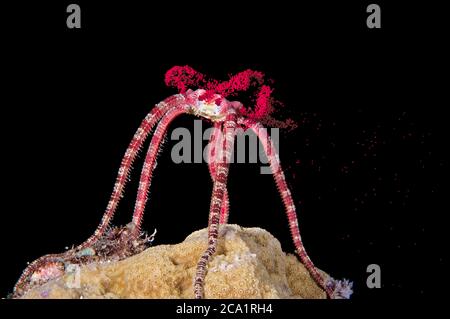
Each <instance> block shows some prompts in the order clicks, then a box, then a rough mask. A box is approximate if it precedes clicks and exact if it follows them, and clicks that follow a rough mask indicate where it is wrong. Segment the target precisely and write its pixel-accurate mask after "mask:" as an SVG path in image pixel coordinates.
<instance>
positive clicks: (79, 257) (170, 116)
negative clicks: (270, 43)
mask: <svg viewBox="0 0 450 319" xmlns="http://www.w3.org/2000/svg"><path fill="white" fill-rule="evenodd" d="M165 82H166V84H167V85H168V86H172V87H176V88H177V89H178V90H179V93H178V94H175V95H173V96H171V97H169V98H167V99H165V100H164V101H162V102H160V103H158V104H157V105H156V106H155V107H154V108H153V109H152V110H151V111H150V113H149V114H148V115H147V116H146V117H145V119H144V120H143V122H142V123H141V125H140V127H139V128H138V130H137V132H136V133H135V135H134V137H133V139H132V140H131V143H130V144H129V146H128V148H127V150H126V152H125V155H124V157H123V159H122V163H121V165H120V168H119V172H118V176H117V179H116V182H115V185H114V189H113V192H112V195H111V198H110V200H109V202H108V205H107V207H106V211H105V213H104V215H103V218H102V220H101V222H100V225H99V226H98V227H97V229H96V231H95V232H94V234H93V235H92V236H91V237H89V238H88V239H87V240H86V241H85V242H84V243H82V244H80V245H78V246H77V247H75V248H72V249H70V250H68V251H66V252H65V253H62V254H53V255H46V256H43V257H41V258H39V259H37V260H36V261H34V262H32V263H31V264H30V265H29V266H28V267H27V268H26V269H25V270H24V272H23V273H22V275H21V277H20V278H19V280H18V282H17V284H16V285H15V287H14V291H13V297H20V296H22V295H23V294H24V293H25V292H26V291H27V290H29V289H30V287H32V286H34V285H37V284H42V283H44V282H47V281H49V280H51V279H54V278H57V277H60V276H62V275H63V274H64V273H65V269H66V267H67V265H68V264H74V263H75V264H83V263H87V262H92V261H103V260H106V259H108V260H109V259H111V258H116V259H123V258H126V257H128V256H131V255H134V254H137V253H139V252H141V251H143V250H144V249H145V248H146V244H147V243H148V242H150V241H151V240H152V236H150V238H149V237H147V236H143V232H141V224H142V219H143V214H144V211H145V206H146V204H147V200H148V192H149V188H150V185H151V181H152V177H153V170H154V168H155V166H156V158H157V155H158V152H159V150H160V146H161V143H162V140H163V138H164V136H165V134H166V131H167V129H168V127H169V125H170V123H171V122H172V121H173V120H174V119H175V118H177V117H178V116H179V115H181V114H186V113H188V114H193V115H195V116H197V117H200V118H202V119H205V120H208V121H211V122H213V123H214V130H213V132H212V134H211V137H210V143H209V151H208V152H207V154H208V161H207V162H208V167H209V172H210V175H211V178H212V180H213V190H212V197H211V204H210V211H209V219H208V246H207V249H206V250H205V251H204V253H203V254H202V255H201V257H200V259H199V261H198V264H197V270H196V274H195V278H194V287H193V290H194V297H195V298H198V299H199V298H203V297H204V280H205V276H206V271H207V265H208V262H209V260H210V259H211V258H212V257H213V255H214V254H215V252H216V248H217V241H218V234H219V227H220V225H223V224H226V223H227V221H228V215H229V200H228V191H227V187H226V184H227V178H228V169H229V163H230V159H231V153H232V150H233V147H234V138H235V134H236V129H237V128H241V129H243V130H252V131H253V132H254V133H255V134H256V136H257V137H258V139H259V140H260V141H261V143H262V146H263V149H264V152H265V153H266V155H267V158H268V160H269V164H270V168H271V171H272V174H273V177H274V180H275V183H276V186H277V188H278V191H279V193H280V195H281V198H282V201H283V204H284V208H285V211H286V215H287V219H288V222H289V228H290V232H291V235H292V239H293V241H294V245H295V249H296V252H297V254H298V255H299V257H300V261H301V262H302V263H303V265H304V266H305V267H306V269H307V270H308V272H309V274H310V275H311V277H312V278H313V279H314V281H315V282H316V283H317V284H318V285H319V286H320V287H321V288H322V289H324V290H325V292H326V294H327V296H328V297H329V298H348V297H349V295H350V294H351V286H352V284H351V283H350V282H348V281H347V280H344V281H339V280H334V279H332V278H331V277H330V278H328V279H325V278H324V277H323V276H322V275H321V274H320V273H319V271H318V270H317V269H316V267H315V266H314V264H313V263H312V261H311V259H310V258H309V256H308V254H307V253H306V250H305V248H304V246H303V243H302V240H301V237H300V230H299V225H298V220H297V213H296V207H295V204H294V200H293V198H292V195H291V192H290V190H289V189H288V186H287V183H286V179H285V175H284V173H283V170H282V168H281V164H280V158H279V156H278V153H277V151H276V148H275V146H274V143H273V141H272V140H271V138H270V137H269V135H268V134H267V131H266V129H264V127H263V125H262V124H261V120H263V119H264V118H265V119H270V114H271V113H272V111H273V109H274V103H273V101H274V100H273V99H272V97H271V93H272V89H271V88H270V86H269V85H267V81H266V79H265V76H264V74H263V73H262V72H258V71H252V70H246V71H243V72H241V73H238V74H236V75H233V76H230V78H229V80H227V81H224V82H218V81H216V80H207V78H206V77H205V76H204V75H203V74H201V73H199V72H197V71H195V70H194V69H192V68H191V67H189V66H183V67H179V66H176V67H173V68H172V69H170V70H169V71H168V72H167V73H166V76H165ZM191 88H195V90H192V89H191ZM251 88H253V89H256V94H255V97H254V103H255V105H254V107H253V108H248V107H245V106H244V105H243V104H242V103H241V102H238V101H230V100H229V98H230V97H233V96H236V95H237V94H238V93H240V92H246V91H248V90H249V89H251ZM155 126H156V128H155V129H154V132H153V136H152V139H151V142H150V145H149V148H148V151H147V154H146V157H145V160H144V164H143V168H142V171H141V176H140V180H139V187H138V192H137V198H136V202H135V207H134V213H133V218H132V222H131V223H130V224H128V225H127V226H125V227H121V228H110V227H109V225H110V222H111V220H112V218H113V216H114V213H115V211H116V209H117V207H118V204H119V201H120V199H121V197H122V195H123V191H124V188H125V185H126V183H127V181H128V179H129V174H130V171H131V167H132V164H133V162H134V160H135V158H136V156H137V154H138V152H139V150H140V149H141V147H142V145H143V143H144V141H145V140H146V138H147V137H148V136H149V135H150V133H151V132H152V130H153V128H154V127H155Z"/></svg>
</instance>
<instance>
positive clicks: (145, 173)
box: [132, 106, 186, 236]
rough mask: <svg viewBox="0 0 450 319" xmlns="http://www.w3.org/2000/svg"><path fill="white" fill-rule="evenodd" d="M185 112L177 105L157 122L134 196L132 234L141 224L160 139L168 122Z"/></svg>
mask: <svg viewBox="0 0 450 319" xmlns="http://www.w3.org/2000/svg"><path fill="white" fill-rule="evenodd" d="M183 113H186V108H185V107H184V106H178V107H176V108H173V109H171V110H169V111H168V112H167V113H166V114H165V115H164V116H163V117H162V119H161V121H160V122H159V123H158V126H157V127H156V129H155V132H154V133H153V137H152V140H151V142H150V145H149V148H148V151H147V155H146V157H145V161H144V166H143V167H142V171H141V177H140V180H139V188H138V193H137V197H136V203H135V207H134V213H133V222H132V225H133V234H134V235H136V236H137V235H138V234H139V232H140V227H141V224H142V219H143V215H144V210H145V205H146V203H147V199H148V192H149V189H150V185H151V182H152V177H153V170H154V168H155V164H156V158H157V156H158V152H159V148H160V145H161V141H162V140H163V138H164V136H165V134H166V131H167V128H168V127H169V125H170V123H171V122H172V121H173V120H174V119H175V118H176V117H177V116H179V115H181V114H183Z"/></svg>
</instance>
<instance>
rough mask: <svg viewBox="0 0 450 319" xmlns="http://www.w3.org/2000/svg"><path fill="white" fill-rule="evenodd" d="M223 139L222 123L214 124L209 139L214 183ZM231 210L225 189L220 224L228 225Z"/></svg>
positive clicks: (211, 171)
mask: <svg viewBox="0 0 450 319" xmlns="http://www.w3.org/2000/svg"><path fill="white" fill-rule="evenodd" d="M222 139H223V133H222V123H220V122H217V123H215V124H214V128H213V130H212V133H211V136H210V138H209V146H208V148H209V149H208V152H207V156H208V159H207V162H208V168H209V173H210V175H211V179H212V180H213V181H214V179H215V176H216V166H217V156H220V152H218V151H217V148H218V147H220V146H221V142H222ZM229 210H230V202H229V199H228V190H227V189H225V190H224V194H223V199H222V208H221V210H220V220H219V222H220V224H226V223H228V214H229Z"/></svg>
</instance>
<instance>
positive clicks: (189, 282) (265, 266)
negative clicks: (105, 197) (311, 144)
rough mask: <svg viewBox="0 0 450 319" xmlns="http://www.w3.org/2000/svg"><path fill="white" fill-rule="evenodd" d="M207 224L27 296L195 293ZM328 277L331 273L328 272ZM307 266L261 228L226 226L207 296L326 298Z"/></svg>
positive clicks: (173, 295)
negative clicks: (172, 242)
mask: <svg viewBox="0 0 450 319" xmlns="http://www.w3.org/2000/svg"><path fill="white" fill-rule="evenodd" d="M206 245H207V229H202V230H199V231H196V232H194V233H192V234H191V235H189V236H188V237H187V238H186V239H185V240H184V241H183V242H182V243H180V244H176V245H159V246H154V247H150V248H148V249H146V250H144V251H143V252H141V253H139V254H136V255H134V256H132V257H128V258H126V259H123V260H120V261H112V260H111V261H109V262H108V261H103V262H92V263H89V264H86V265H82V266H81V267H79V268H78V267H75V268H74V269H73V271H71V272H66V274H65V275H64V276H62V277H60V278H57V279H53V280H51V281H49V282H47V283H45V284H43V285H41V286H37V287H34V288H32V289H30V290H29V291H28V292H27V293H26V294H25V295H24V296H23V298H76V299H78V298H193V297H194V293H193V278H194V276H195V270H196V265H197V262H198V260H199V257H200V255H201V254H202V253H203V251H204V250H205V248H206ZM322 275H323V276H326V277H328V276H327V275H326V274H324V273H323V272H322ZM325 297H326V295H325V292H324V291H323V290H322V289H321V288H320V287H319V286H317V284H316V283H315V282H314V280H313V279H312V278H311V276H310V275H309V273H308V271H307V270H306V268H305V267H304V266H303V265H302V264H301V263H300V262H299V261H298V259H297V257H296V256H294V255H292V254H285V253H284V252H283V251H282V249H281V245H280V243H279V241H278V240H277V239H276V238H275V237H273V236H272V235H271V234H270V233H269V232H267V231H265V230H263V229H261V228H243V227H240V226H238V225H223V226H221V228H220V239H219V242H218V249H217V252H216V254H215V255H214V257H213V259H212V260H211V262H210V264H209V266H208V273H207V275H206V279H205V298H325Z"/></svg>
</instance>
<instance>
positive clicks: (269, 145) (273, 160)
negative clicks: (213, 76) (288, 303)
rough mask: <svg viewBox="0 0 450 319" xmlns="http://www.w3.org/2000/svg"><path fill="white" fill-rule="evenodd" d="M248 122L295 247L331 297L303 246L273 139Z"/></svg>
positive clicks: (316, 279)
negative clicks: (270, 174)
mask: <svg viewBox="0 0 450 319" xmlns="http://www.w3.org/2000/svg"><path fill="white" fill-rule="evenodd" d="M246 124H247V126H248V127H249V128H250V129H251V130H253V131H254V132H255V134H256V135H257V136H258V138H259V140H260V141H261V143H262V145H263V148H264V152H265V153H266V155H267V158H268V160H269V163H270V168H271V170H272V174H273V177H274V180H275V183H276V185H277V188H278V192H279V193H280V195H281V199H282V201H283V204H284V207H285V210H286V215H287V218H288V221H289V228H290V231H291V235H292V239H293V241H294V245H295V249H296V251H297V253H298V255H299V256H300V260H301V261H302V263H303V265H305V267H306V269H308V272H309V273H310V275H311V276H312V277H313V279H314V280H315V282H316V283H317V284H318V285H319V286H320V287H322V288H323V289H324V290H325V291H326V293H327V295H328V296H329V297H331V296H332V293H333V292H332V291H331V290H330V289H329V288H328V287H327V285H326V283H325V280H324V278H322V275H321V274H320V273H319V272H318V271H317V268H316V267H315V266H314V264H313V262H312V261H311V259H310V258H309V256H308V254H307V253H306V250H305V247H304V246H303V242H302V239H301V237H300V229H299V226H298V220H297V213H296V210H295V204H294V201H293V199H292V195H291V192H290V191H289V189H288V186H287V184H286V178H285V176H284V173H283V170H282V168H281V163H280V157H279V156H278V154H277V151H276V148H275V146H274V144H273V141H272V140H271V139H270V137H269V136H268V135H267V130H266V129H265V128H264V127H263V126H262V125H261V124H259V123H254V122H250V121H247V122H246Z"/></svg>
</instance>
